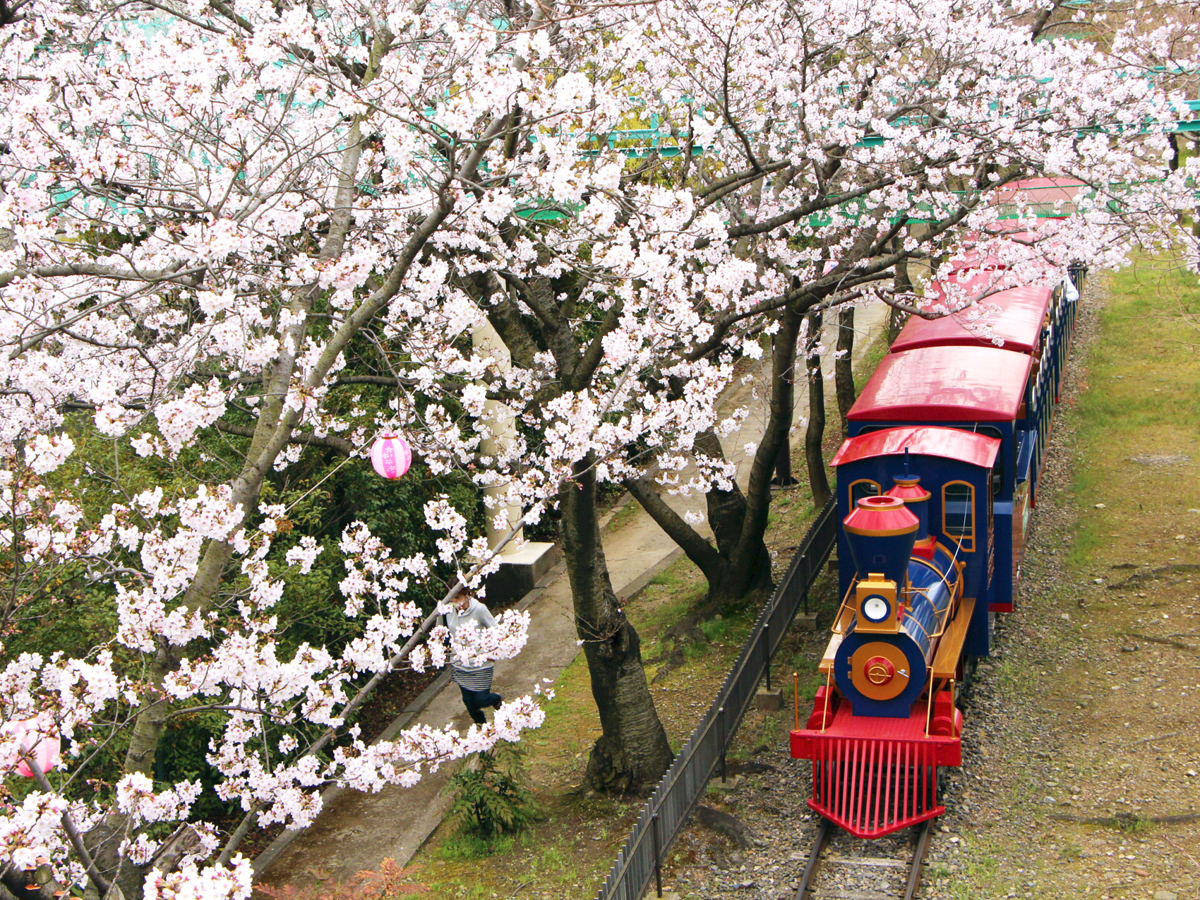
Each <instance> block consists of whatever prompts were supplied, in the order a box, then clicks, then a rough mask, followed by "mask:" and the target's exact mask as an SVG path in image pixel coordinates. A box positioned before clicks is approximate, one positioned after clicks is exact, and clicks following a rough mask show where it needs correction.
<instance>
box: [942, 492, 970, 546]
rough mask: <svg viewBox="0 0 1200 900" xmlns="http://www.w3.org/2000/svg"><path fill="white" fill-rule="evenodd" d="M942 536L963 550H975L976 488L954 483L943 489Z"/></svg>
mask: <svg viewBox="0 0 1200 900" xmlns="http://www.w3.org/2000/svg"><path fill="white" fill-rule="evenodd" d="M942 534H944V535H945V536H946V537H947V538H948V539H949V540H953V541H957V542H958V545H959V546H960V547H962V549H963V550H965V551H966V552H968V553H970V552H972V551H974V550H975V488H973V487H971V485H969V484H967V483H965V482H962V481H952V482H950V483H949V484H947V485H946V486H945V487H943V488H942Z"/></svg>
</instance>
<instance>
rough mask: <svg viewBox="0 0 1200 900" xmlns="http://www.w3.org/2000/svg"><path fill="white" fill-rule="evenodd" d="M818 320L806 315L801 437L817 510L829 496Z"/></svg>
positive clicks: (816, 313)
mask: <svg viewBox="0 0 1200 900" xmlns="http://www.w3.org/2000/svg"><path fill="white" fill-rule="evenodd" d="M821 320H822V316H821V313H819V312H810V313H809V314H808V340H807V342H806V345H805V348H804V357H805V364H806V366H807V368H808V430H807V431H805V433H804V458H805V461H806V462H807V464H808V483H809V487H810V488H811V490H812V498H813V504H814V505H815V506H817V507H818V508H820V507H822V506H824V505H825V504H826V503H827V502H828V500H829V496H830V491H829V477H828V476H827V475H826V474H825V455H824V454H823V453H822V452H821V444H822V442H823V441H824V440H825V379H824V378H822V377H821V354H820V352H819V351H818V350H817V346H818V344H819V340H820V336H821Z"/></svg>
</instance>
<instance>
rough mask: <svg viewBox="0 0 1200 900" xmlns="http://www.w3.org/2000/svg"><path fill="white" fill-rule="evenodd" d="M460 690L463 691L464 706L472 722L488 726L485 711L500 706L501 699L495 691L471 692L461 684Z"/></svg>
mask: <svg viewBox="0 0 1200 900" xmlns="http://www.w3.org/2000/svg"><path fill="white" fill-rule="evenodd" d="M458 689H459V690H460V691H462V698H463V705H464V706H466V708H467V714H468V715H470V717H471V721H472V722H475V723H476V724H478V725H486V724H487V717H486V716H485V715H484V714H483V711H484V709H486V708H487V707H489V706H496V707H499V706H500V700H501V697H500V695H499V694H497V693H495V692H493V691H471V690H467V688H465V687H463V686H462V685H461V684H460V685H459V686H458Z"/></svg>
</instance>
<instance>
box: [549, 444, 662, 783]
mask: <svg viewBox="0 0 1200 900" xmlns="http://www.w3.org/2000/svg"><path fill="white" fill-rule="evenodd" d="M593 464H594V460H593V459H592V458H591V457H590V456H589V457H588V458H586V459H584V460H582V461H581V462H579V463H577V464H576V466H575V479H574V482H573V483H572V484H569V485H568V486H566V487H565V488H563V490H562V493H561V494H560V495H559V496H560V499H561V501H562V503H561V505H562V529H563V551H564V555H565V556H566V561H567V574H568V577H569V578H570V580H571V592H572V594H573V595H574V599H575V628H576V632H577V633H578V635H579V638H580V640H581V641H583V653H584V656H585V658H586V659H587V664H588V673H589V674H590V675H591V681H592V696H593V697H594V698H595V701H596V708H597V710H599V713H600V728H601V732H602V733H601V735H600V738H599V739H598V740H597V741H596V743H595V745H594V746H593V747H592V753H591V757H590V758H589V759H588V767H587V775H586V779H587V783H588V785H589V786H590V787H591V788H593V789H594V790H597V791H604V792H606V793H615V794H626V793H630V792H632V791H637V790H640V789H643V788H646V787H650V786H652V785H654V784H655V783H656V782H657V781H658V779H659V778H661V777H662V775H663V773H664V772H666V770H667V767H668V766H669V765H670V764H671V759H672V756H673V754H672V753H671V747H670V745H669V744H668V743H667V733H666V731H664V730H663V726H662V723H661V722H660V721H659V719H658V712H657V711H656V710H655V708H654V700H653V698H652V697H651V696H650V685H649V683H648V682H647V680H646V671H645V669H644V668H643V667H642V652H641V639H640V638H639V637H638V633H637V631H636V630H635V629H634V627H633V625H632V624H630V622H629V620H628V619H627V618H626V617H625V611H624V610H623V609H622V608H621V605H620V603H619V602H618V600H617V596H616V594H615V593H614V591H613V588H612V581H611V580H610V579H609V575H608V564H607V562H606V561H605V559H604V548H603V546H602V545H601V542H600V522H599V517H598V515H597V506H596V476H595V470H594V469H593Z"/></svg>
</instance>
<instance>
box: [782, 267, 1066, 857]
mask: <svg viewBox="0 0 1200 900" xmlns="http://www.w3.org/2000/svg"><path fill="white" fill-rule="evenodd" d="M996 265H997V263H996V261H995V260H991V261H987V260H980V259H976V260H966V261H964V262H963V264H962V265H961V267H960V269H959V271H958V272H956V274H955V275H954V276H952V278H956V279H957V280H958V281H959V283H960V284H965V285H968V286H969V285H970V284H971V283H972V280H973V279H974V280H975V281H977V282H980V283H982V282H983V281H985V280H987V278H986V276H987V275H988V273H989V269H993V270H994V268H995V266H996ZM993 274H994V272H993ZM1084 275H1085V270H1084V269H1083V268H1082V267H1078V266H1074V267H1072V268H1071V269H1070V271H1069V274H1068V276H1067V278H1065V279H1063V280H1062V281H1061V282H1060V283H1058V284H1057V285H1055V286H1052V287H1036V286H1027V287H1017V288H1013V289H1010V290H1005V291H999V292H997V293H992V294H990V295H989V296H988V297H987V300H986V302H987V303H988V304H989V307H993V309H992V318H991V321H990V334H989V335H987V336H982V335H981V334H980V333H979V331H978V329H977V328H976V327H974V326H968V325H966V324H964V322H963V321H962V319H961V317H955V316H950V317H946V318H942V319H922V318H919V317H913V318H912V319H911V320H910V321H909V322H908V323H907V324H906V326H905V327H904V329H903V330H902V331H901V332H900V334H899V336H898V337H897V338H896V340H895V341H894V343H893V344H892V347H891V350H890V352H889V354H888V355H887V356H886V357H885V358H884V359H883V361H882V362H881V364H880V365H879V367H878V369H877V370H876V372H875V373H874V375H873V376H872V378H871V379H870V381H869V382H868V383H867V385H866V386H865V388H864V389H863V391H862V393H861V395H860V396H859V398H858V400H857V402H856V403H855V404H854V406H853V408H852V409H851V411H850V414H849V419H848V421H849V437H848V438H847V439H846V441H845V442H844V443H843V444H842V446H841V448H840V449H839V450H838V452H837V454H836V455H835V456H834V458H833V461H832V465H834V466H836V467H837V472H838V479H837V483H838V484H837V507H838V516H839V521H840V522H841V528H840V529H839V533H838V559H839V562H840V590H841V596H842V598H843V600H842V604H841V608H840V609H839V611H838V614H837V617H836V619H835V622H834V625H833V635H832V638H831V640H830V642H829V647H828V649H827V650H826V652H825V654H824V657H823V658H822V660H821V663H820V672H821V674H822V676H823V678H824V682H825V683H824V684H823V685H822V686H821V687H820V688H818V690H817V694H816V699H815V700H814V703H813V708H812V712H811V714H810V715H809V717H808V720H807V722H806V723H804V726H803V727H800V726H801V722H800V721H799V718H798V720H797V723H796V729H795V730H794V731H792V733H791V751H792V756H793V757H795V758H798V759H809V760H812V790H813V793H812V798H811V799H810V800H809V806H810V807H811V808H812V809H813V810H815V811H816V812H817V813H819V814H820V815H822V816H824V817H825V818H827V819H829V820H831V821H832V822H833V823H834V824H836V825H838V826H840V827H841V828H844V829H845V830H846V831H849V832H850V833H851V834H853V835H855V836H857V837H862V838H874V837H880V836H882V835H885V834H889V833H891V832H893V831H897V830H899V829H901V828H905V827H907V826H910V825H914V824H916V823H918V822H922V821H924V820H926V819H931V818H933V817H935V816H937V815H940V814H941V813H942V812H944V811H945V807H944V806H942V805H940V804H939V801H938V772H939V769H940V768H941V767H945V766H957V765H961V762H962V749H961V737H962V730H963V715H962V712H961V711H960V710H959V709H958V697H957V691H958V689H959V688H960V686H961V685H962V683H963V678H964V675H965V674H967V668H968V667H969V666H970V665H972V663H973V660H974V658H976V657H980V656H986V655H987V654H988V651H989V647H990V643H991V639H992V631H993V629H992V624H993V621H994V614H995V613H997V612H1005V611H1009V610H1011V609H1012V608H1013V599H1014V597H1015V596H1016V592H1017V586H1018V583H1019V580H1020V573H1021V563H1022V559H1023V557H1024V552H1025V545H1026V536H1027V533H1028V526H1029V516H1030V512H1031V509H1032V507H1033V506H1034V505H1035V503H1036V500H1037V491H1038V485H1039V478H1040V474H1041V469H1042V465H1043V463H1044V460H1045V451H1046V447H1047V442H1048V440H1049V436H1050V428H1051V425H1052V423H1053V414H1054V410H1055V406H1056V404H1057V402H1058V394H1059V388H1060V386H1061V383H1062V378H1063V370H1064V367H1065V364H1066V360H1067V356H1068V353H1069V350H1070V343H1071V335H1072V332H1073V330H1074V324H1075V317H1076V310H1077V306H1078V301H1079V296H1080V291H1081V290H1082V287H1083V279H1084ZM936 290H937V286H935V291H936ZM850 562H853V566H850V565H848V563H850Z"/></svg>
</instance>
